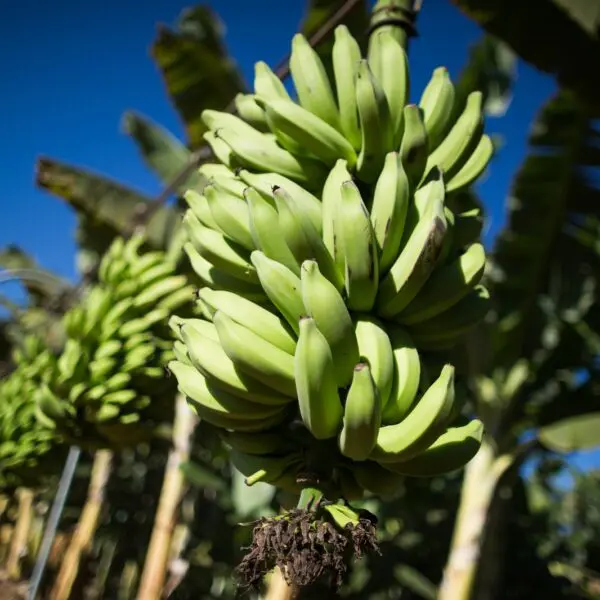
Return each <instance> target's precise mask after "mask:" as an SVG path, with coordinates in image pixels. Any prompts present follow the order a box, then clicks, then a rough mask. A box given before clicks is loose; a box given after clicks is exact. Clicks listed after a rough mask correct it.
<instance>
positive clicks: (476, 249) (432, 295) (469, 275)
mask: <svg viewBox="0 0 600 600" xmlns="http://www.w3.org/2000/svg"><path fill="white" fill-rule="evenodd" d="M484 269H485V249H484V247H483V245H482V244H471V246H469V247H468V248H467V249H466V250H465V251H464V252H463V253H462V254H461V255H460V256H459V257H458V258H456V259H455V260H454V261H452V262H451V263H449V264H447V265H445V266H443V267H441V268H439V269H436V270H435V271H434V273H433V274H432V276H431V277H430V278H429V279H428V281H427V283H426V284H425V285H424V286H423V287H422V288H421V291H420V292H419V293H418V294H417V295H416V296H415V298H414V300H413V301H412V302H411V303H410V304H409V305H408V306H407V307H406V309H404V310H403V311H402V312H401V313H400V314H399V315H398V316H397V317H396V320H397V321H399V322H401V323H404V324H406V325H415V324H417V323H421V322H422V321H426V320H427V319H430V318H432V317H435V316H436V315H439V314H440V313H442V312H444V311H445V310H447V309H448V308H450V307H451V306H453V305H454V304H456V303H457V302H458V301H459V300H461V299H462V298H463V297H464V296H466V295H467V294H468V293H469V292H470V291H471V290H472V289H473V288H474V287H475V286H476V285H477V284H478V283H479V281H480V280H481V278H482V276H483V272H484Z"/></svg>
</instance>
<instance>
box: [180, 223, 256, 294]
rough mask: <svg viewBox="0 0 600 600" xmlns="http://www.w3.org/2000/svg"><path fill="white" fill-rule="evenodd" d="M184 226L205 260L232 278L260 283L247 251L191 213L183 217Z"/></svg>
mask: <svg viewBox="0 0 600 600" xmlns="http://www.w3.org/2000/svg"><path fill="white" fill-rule="evenodd" d="M183 224H184V227H186V231H187V233H188V235H189V237H190V240H191V242H192V243H193V244H194V246H195V248H196V250H198V252H199V253H200V255H201V256H202V257H204V259H205V260H207V261H208V262H210V263H212V264H213V265H214V266H215V267H217V268H218V269H221V270H222V271H224V272H225V273H227V274H228V275H230V276H231V277H235V278H237V279H240V280H242V281H245V282H247V283H258V277H257V276H256V270H255V269H254V267H253V266H252V264H251V263H250V262H249V261H248V258H249V255H248V252H247V250H245V249H244V248H242V247H241V246H239V245H237V244H235V243H234V242H230V241H229V240H227V238H225V237H224V236H223V234H221V233H219V232H218V231H214V230H212V229H209V228H208V227H205V226H204V225H202V223H200V221H198V219H196V217H194V215H193V214H191V213H189V212H187V213H186V214H185V216H184V217H183Z"/></svg>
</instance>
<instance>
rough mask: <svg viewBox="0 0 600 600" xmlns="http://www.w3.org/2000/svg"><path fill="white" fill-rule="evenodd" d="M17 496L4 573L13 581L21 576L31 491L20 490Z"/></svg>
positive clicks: (25, 547)
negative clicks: (16, 510) (16, 511)
mask: <svg viewBox="0 0 600 600" xmlns="http://www.w3.org/2000/svg"><path fill="white" fill-rule="evenodd" d="M17 495H18V498H19V508H18V513H17V521H16V523H15V528H14V531H13V536H12V539H11V542H10V549H9V551H8V558H7V560H6V571H7V572H8V576H9V577H12V578H13V579H18V578H19V577H20V576H21V558H22V557H23V556H24V555H25V553H26V552H27V540H28V539H29V529H30V527H31V518H32V509H33V491H32V490H29V489H27V488H20V489H19V490H18V492H17Z"/></svg>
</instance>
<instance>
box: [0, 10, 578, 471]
mask: <svg viewBox="0 0 600 600" xmlns="http://www.w3.org/2000/svg"><path fill="white" fill-rule="evenodd" d="M209 4H210V5H211V6H212V7H213V8H214V9H215V10H216V11H217V12H218V13H219V14H220V15H221V18H222V20H223V23H224V25H225V27H226V41H227V44H228V47H229V49H230V51H231V53H232V54H233V56H234V57H235V58H236V60H237V62H238V64H239V66H240V68H241V70H242V72H243V73H244V75H245V77H246V79H247V80H248V81H250V82H251V81H252V71H253V65H254V63H255V62H256V61H257V60H265V61H266V62H267V63H269V64H271V65H275V64H276V63H278V62H279V60H280V59H281V58H282V57H283V56H284V55H285V54H286V53H287V52H288V50H289V43H290V39H291V36H292V35H293V33H294V32H295V31H296V30H297V27H298V25H299V23H300V21H301V18H302V14H303V9H304V5H305V3H304V2H301V1H299V0H296V1H295V2H285V3H282V2H280V1H276V0H261V1H260V2H252V3H250V2H241V0H240V1H237V0H220V1H214V2H209ZM186 6H189V3H188V2H186V1H185V0H147V1H146V2H144V3H142V2H140V3H133V2H123V1H121V2H117V1H115V0H103V1H100V0H96V1H92V2H85V3H82V2H79V1H77V0H59V1H58V2H53V3H43V2H35V3H34V2H33V1H32V0H22V1H21V2H17V3H11V8H10V13H9V14H6V15H5V17H6V18H4V19H2V21H1V22H0V61H1V62H0V64H1V71H2V73H3V90H2V94H0V131H1V132H2V136H3V147H4V152H3V158H2V188H1V190H0V201H1V203H2V209H3V210H2V220H1V222H0V246H4V245H5V244H8V243H16V244H18V245H19V246H21V247H23V248H24V249H25V250H27V251H28V252H30V253H31V254H32V255H33V256H34V257H35V258H36V259H37V260H38V261H39V262H40V263H41V264H42V265H43V266H44V267H46V268H48V269H51V270H53V271H55V272H57V273H59V274H61V275H63V276H65V277H68V278H70V279H75V278H76V272H75V265H74V251H75V242H74V227H75V219H74V216H73V214H72V212H71V211H70V209H69V208H68V207H67V206H66V205H65V204H64V203H62V202H61V201H60V200H58V199H57V198H54V197H53V196H50V195H48V194H46V193H44V192H42V191H39V190H37V189H35V187H34V164H35V160H36V158H37V157H38V156H40V155H49V156H52V157H54V158H57V159H59V160H63V161H66V162H69V163H74V164H78V165H80V166H85V167H88V168H90V169H93V170H95V171H97V172H100V173H103V174H105V175H107V176H110V177H113V178H115V179H118V180H120V181H122V182H124V183H126V184H128V185H130V186H132V187H134V188H138V189H139V190H141V191H144V192H146V193H149V194H156V193H158V192H159V190H160V183H159V182H158V181H157V180H156V179H155V178H154V176H153V175H152V174H151V173H150V172H149V171H148V170H147V169H146V167H145V166H144V164H143V163H142V162H141V159H140V158H139V156H138V154H137V151H136V148H135V147H134V145H133V143H132V142H131V140H130V139H129V138H127V136H125V135H124V134H122V133H120V131H119V122H120V118H121V115H122V113H123V112H124V111H126V110H128V109H135V110H136V111H139V112H141V113H143V114H145V115H147V116H148V117H150V118H152V119H153V120H155V121H157V122H158V123H160V124H162V125H163V126H164V127H166V128H167V129H169V130H170V131H172V132H173V133H174V134H175V135H177V136H178V137H180V139H184V135H183V129H182V126H181V123H180V122H179V120H178V117H177V114H176V113H175V111H174V109H173V108H172V106H171V105H170V103H169V100H168V98H167V96H166V94H165V93H164V88H163V83H162V81H161V78H160V75H159V73H158V71H157V69H156V67H155V65H154V64H153V62H152V59H151V57H150V54H149V47H150V44H151V42H152V39H153V37H154V35H155V32H156V25H157V23H159V22H163V23H167V24H171V23H174V21H175V19H176V18H177V16H178V14H179V13H180V11H181V10H182V9H183V8H185V7H186ZM418 26H419V32H420V37H419V38H418V39H416V40H415V41H414V42H413V43H412V45H411V49H410V59H411V77H412V89H413V94H412V95H413V97H414V98H418V96H419V95H420V92H421V90H422V89H423V87H424V86H425V85H426V83H427V81H428V79H429V76H430V74H431V71H432V70H433V69H434V68H435V67H436V66H439V65H445V66H446V67H447V68H448V69H449V71H450V74H451V76H452V77H453V78H456V77H457V76H458V74H459V72H460V69H461V66H462V65H463V64H464V63H465V60H466V58H467V54H468V50H469V46H470V45H471V44H473V43H474V42H476V41H477V40H478V39H479V37H480V35H481V33H480V31H479V29H478V28H477V26H475V25H474V24H473V23H472V22H471V21H469V20H468V19H467V18H466V17H464V16H463V15H462V14H460V13H459V12H458V11H457V10H456V9H455V8H454V7H453V6H452V5H451V4H450V3H449V2H448V0H426V1H425V2H424V8H423V11H422V14H421V15H420V18H419V23H418ZM554 89H555V85H554V82H553V80H552V79H551V78H549V77H548V76H546V75H543V74H541V73H539V72H537V71H535V70H534V69H532V68H531V67H529V66H527V65H524V64H519V66H518V78H517V81H516V84H515V94H514V99H513V102H512V104H511V106H510V109H509V111H508V113H507V114H506V116H504V117H502V118H499V119H490V120H489V121H488V131H489V132H497V133H500V134H502V136H503V138H504V143H505V145H504V147H503V148H502V150H501V152H500V154H499V155H498V156H497V157H496V158H495V160H494V162H493V164H492V166H491V168H490V169H489V172H488V174H487V177H486V179H485V180H484V181H483V182H482V183H481V184H480V186H479V187H480V194H481V197H482V198H483V200H484V202H485V204H486V207H487V210H488V214H489V218H490V223H489V229H488V231H487V234H486V240H487V242H488V243H489V242H491V240H492V239H493V236H494V235H495V233H496V232H497V231H498V229H499V228H500V227H501V226H502V224H503V222H504V204H505V199H506V197H507V195H508V192H509V188H510V182H511V180H512V177H513V175H514V174H515V172H516V170H517V168H518V166H519V164H520V163H521V162H522V160H523V158H524V156H525V155H526V152H527V145H526V140H527V135H528V132H529V126H530V124H531V121H532V118H533V117H534V115H535V114H536V112H537V111H538V109H539V108H540V106H541V105H542V104H543V103H544V102H545V101H546V100H547V99H549V97H550V96H551V95H552V92H553V91H554ZM4 287H5V288H6V289H4V290H3V292H4V293H6V292H9V291H12V292H13V293H14V292H15V289H14V287H13V286H12V285H11V286H4ZM585 463H586V464H588V463H589V461H585Z"/></svg>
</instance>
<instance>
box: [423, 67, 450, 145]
mask: <svg viewBox="0 0 600 600" xmlns="http://www.w3.org/2000/svg"><path fill="white" fill-rule="evenodd" d="M454 96H455V91H454V84H453V83H452V81H451V80H450V75H449V74H448V69H446V67H438V68H437V69H434V71H433V73H432V74H431V79H430V80H429V83H428V84H427V85H426V86H425V89H424V90H423V94H422V95H421V100H420V101H419V108H420V109H421V110H422V111H423V121H424V123H425V131H426V132H427V145H428V147H429V151H430V152H431V151H432V150H435V148H437V146H438V145H439V143H440V142H441V141H442V140H443V139H444V136H445V135H446V134H447V133H448V128H449V127H450V126H451V123H450V119H451V117H452V108H453V106H454Z"/></svg>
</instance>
